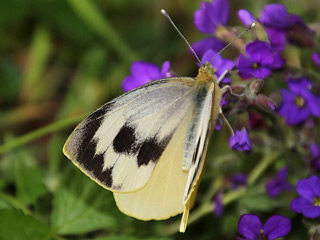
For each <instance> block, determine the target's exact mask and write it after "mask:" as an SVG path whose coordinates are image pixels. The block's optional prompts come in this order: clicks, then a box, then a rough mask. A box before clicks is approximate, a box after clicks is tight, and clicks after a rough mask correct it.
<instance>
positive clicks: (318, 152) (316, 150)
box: [310, 143, 320, 157]
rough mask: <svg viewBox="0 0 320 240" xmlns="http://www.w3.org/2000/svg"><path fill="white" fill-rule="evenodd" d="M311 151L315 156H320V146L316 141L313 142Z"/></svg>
mask: <svg viewBox="0 0 320 240" xmlns="http://www.w3.org/2000/svg"><path fill="white" fill-rule="evenodd" d="M310 152H311V154H312V155H313V156H314V157H320V148H319V146H318V145H317V144H315V143H312V144H311V146H310Z"/></svg>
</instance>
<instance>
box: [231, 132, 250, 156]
mask: <svg viewBox="0 0 320 240" xmlns="http://www.w3.org/2000/svg"><path fill="white" fill-rule="evenodd" d="M229 146H230V148H232V149H234V150H237V151H249V150H251V148H252V146H251V142H250V138H249V134H248V131H247V130H246V129H245V128H243V129H242V130H240V131H239V130H236V131H235V134H234V135H232V136H231V137H230V140H229Z"/></svg>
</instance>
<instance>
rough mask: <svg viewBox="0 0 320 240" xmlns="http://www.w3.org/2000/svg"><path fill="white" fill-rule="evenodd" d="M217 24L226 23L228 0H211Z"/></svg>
mask: <svg viewBox="0 0 320 240" xmlns="http://www.w3.org/2000/svg"><path fill="white" fill-rule="evenodd" d="M213 5H214V7H215V14H216V22H217V25H227V23H228V19H229V12H230V6H229V2H228V0H213Z"/></svg>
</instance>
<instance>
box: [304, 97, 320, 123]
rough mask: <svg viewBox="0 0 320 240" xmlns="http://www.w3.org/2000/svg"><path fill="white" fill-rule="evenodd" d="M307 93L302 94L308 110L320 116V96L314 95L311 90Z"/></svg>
mask: <svg viewBox="0 0 320 240" xmlns="http://www.w3.org/2000/svg"><path fill="white" fill-rule="evenodd" d="M308 95H309V96H307V97H306V94H304V96H303V97H305V100H306V102H307V105H308V108H309V110H310V111H311V113H312V115H314V116H316V117H320V97H316V96H314V95H313V94H312V93H311V92H308Z"/></svg>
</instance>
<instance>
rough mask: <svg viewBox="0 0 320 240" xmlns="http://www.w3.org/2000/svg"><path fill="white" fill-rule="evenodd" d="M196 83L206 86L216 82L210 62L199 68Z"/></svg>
mask: <svg viewBox="0 0 320 240" xmlns="http://www.w3.org/2000/svg"><path fill="white" fill-rule="evenodd" d="M196 79H197V82H198V83H202V84H208V83H212V82H215V81H217V78H216V75H215V70H214V69H213V67H212V64H211V63H210V62H206V63H205V64H204V65H203V66H202V67H200V68H199V73H198V76H197V78H196Z"/></svg>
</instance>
